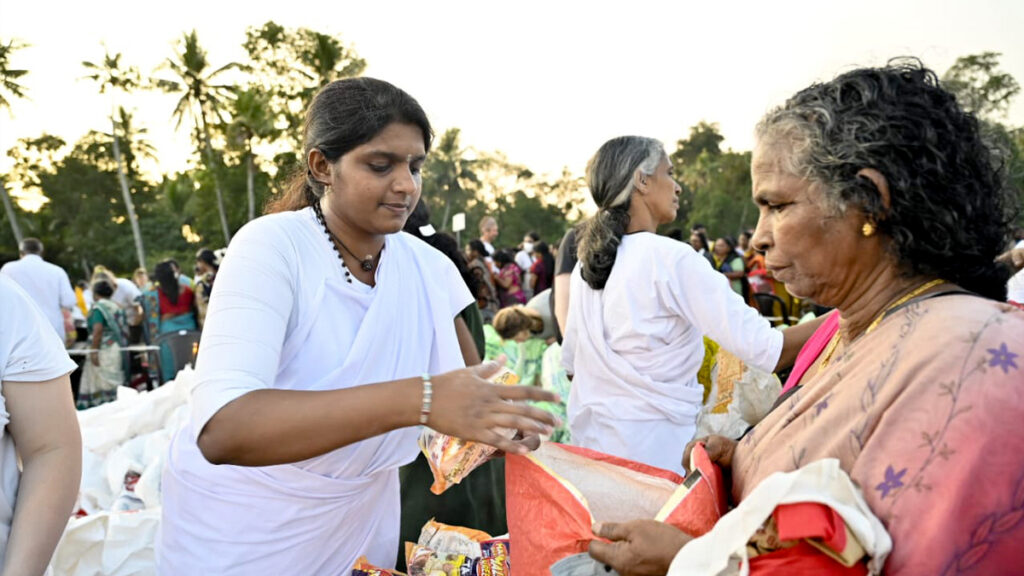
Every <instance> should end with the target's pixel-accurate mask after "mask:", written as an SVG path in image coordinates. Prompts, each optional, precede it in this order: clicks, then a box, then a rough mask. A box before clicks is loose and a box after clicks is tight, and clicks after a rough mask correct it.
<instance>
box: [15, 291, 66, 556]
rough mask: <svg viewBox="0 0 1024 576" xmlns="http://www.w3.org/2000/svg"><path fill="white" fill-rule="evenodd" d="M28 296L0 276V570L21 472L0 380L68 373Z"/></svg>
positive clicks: (26, 379)
mask: <svg viewBox="0 0 1024 576" xmlns="http://www.w3.org/2000/svg"><path fill="white" fill-rule="evenodd" d="M49 325H50V323H49V321H48V319H47V318H45V317H44V316H43V313H42V312H41V311H40V310H39V307H38V306H36V304H35V302H33V301H32V298H30V297H29V295H28V294H26V293H25V292H24V290H22V289H21V287H19V286H18V285H17V284H15V283H14V282H12V281H11V280H10V279H9V278H5V277H3V276H0V566H2V565H3V563H4V555H5V553H6V551H7V539H8V537H9V536H10V532H11V522H12V521H13V519H14V500H15V497H16V495H17V493H18V483H19V479H20V473H19V472H18V459H17V455H16V453H15V449H14V441H13V440H12V439H11V437H10V436H9V435H8V434H7V424H8V423H9V422H10V420H11V415H10V413H9V412H8V411H7V401H6V397H4V396H3V383H4V382H45V381H47V380H53V379H54V378H58V377H60V376H63V375H65V374H68V373H69V372H71V371H73V370H74V369H75V368H76V366H75V363H74V362H72V361H71V359H70V358H68V353H67V352H66V351H65V350H64V343H63V341H61V340H59V339H58V338H57V336H56V334H54V333H53V331H52V330H50V328H49Z"/></svg>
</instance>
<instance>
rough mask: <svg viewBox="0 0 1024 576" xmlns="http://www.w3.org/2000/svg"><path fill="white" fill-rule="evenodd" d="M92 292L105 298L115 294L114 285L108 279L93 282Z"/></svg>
mask: <svg viewBox="0 0 1024 576" xmlns="http://www.w3.org/2000/svg"><path fill="white" fill-rule="evenodd" d="M92 293H93V294H94V295H96V296H102V297H103V298H110V297H111V296H113V295H114V287H113V286H111V285H110V282H108V281H106V280H97V281H95V282H93V283H92Z"/></svg>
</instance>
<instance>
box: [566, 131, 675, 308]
mask: <svg viewBox="0 0 1024 576" xmlns="http://www.w3.org/2000/svg"><path fill="white" fill-rule="evenodd" d="M664 158H666V154H665V147H664V146H662V145H661V142H658V141H657V140H655V139H653V138H644V137H642V136H620V137H618V138H613V139H611V140H609V141H607V142H605V143H604V144H603V145H602V146H601V148H600V149H598V151H597V153H596V154H594V156H593V158H591V159H590V161H589V162H588V163H587V186H588V187H589V188H590V195H591V196H592V197H593V198H594V202H596V203H597V206H598V211H597V214H595V215H594V217H593V218H591V219H589V220H587V221H586V222H584V223H583V224H582V225H580V228H579V234H578V236H577V238H578V245H577V246H578V248H577V254H578V256H579V260H580V264H581V272H582V274H583V280H585V281H586V283H587V285H589V286H590V287H591V288H593V289H594V290H601V289H603V288H604V285H605V283H607V282H608V276H610V275H611V273H612V266H613V265H614V264H615V255H616V253H617V251H618V249H619V243H620V242H622V236H623V235H624V234H625V233H626V228H628V227H629V204H630V200H631V198H632V196H633V190H634V189H635V187H636V186H635V185H634V182H633V179H634V178H635V177H636V173H637V172H638V171H639V172H640V173H642V174H646V175H648V176H649V175H651V174H654V172H655V171H656V170H657V169H658V164H659V163H660V162H661V161H662V159H664Z"/></svg>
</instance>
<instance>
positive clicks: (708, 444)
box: [683, 434, 738, 472]
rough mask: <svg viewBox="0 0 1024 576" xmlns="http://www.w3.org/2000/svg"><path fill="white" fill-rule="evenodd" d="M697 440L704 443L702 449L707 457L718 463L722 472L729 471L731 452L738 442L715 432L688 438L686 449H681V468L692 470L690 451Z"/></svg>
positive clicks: (734, 449)
mask: <svg viewBox="0 0 1024 576" xmlns="http://www.w3.org/2000/svg"><path fill="white" fill-rule="evenodd" d="M698 442H700V443H701V444H703V445H704V451H705V452H707V453H708V458H710V459H711V462H713V463H714V464H718V467H719V468H721V469H722V472H729V470H730V469H731V468H732V454H733V452H735V451H736V444H738V442H737V441H736V440H733V439H732V438H726V437H725V436H718V435H716V434H712V435H711V436H705V437H703V438H695V439H693V440H690V443H689V444H687V445H686V449H685V450H684V451H683V468H686V469H687V470H688V471H691V472H692V470H690V452H692V451H693V447H694V446H696V445H697V443H698Z"/></svg>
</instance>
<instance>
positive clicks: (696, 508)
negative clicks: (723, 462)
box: [505, 444, 726, 576]
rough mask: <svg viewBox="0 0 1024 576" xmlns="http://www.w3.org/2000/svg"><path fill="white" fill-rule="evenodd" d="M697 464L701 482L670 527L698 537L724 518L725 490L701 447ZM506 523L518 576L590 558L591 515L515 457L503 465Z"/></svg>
mask: <svg viewBox="0 0 1024 576" xmlns="http://www.w3.org/2000/svg"><path fill="white" fill-rule="evenodd" d="M557 446H558V447H559V448H561V449H563V450H565V451H568V452H571V453H573V454H576V455H578V456H581V457H583V458H586V459H589V460H594V461H598V462H605V463H609V464H613V465H615V466H618V467H622V468H626V469H629V470H634V471H636V472H639V473H642V474H645V475H647V476H653V477H657V478H663V479H666V480H669V481H671V482H673V483H676V484H682V483H683V478H682V477H680V476H679V475H678V474H676V473H674V472H671V471H668V470H662V469H660V468H655V467H653V466H648V465H646V464H641V463H639V462H633V461H631V460H626V459H623V458H618V457H616V456H611V455H609V454H603V453H601V452H596V451H594V450H588V449H586V448H580V447H577V446H565V445H561V444H558V445H557ZM694 454H695V456H694V462H695V464H696V466H697V467H698V468H700V469H701V474H702V479H701V480H700V481H699V482H698V483H697V484H695V485H693V486H692V487H691V492H690V493H689V494H688V495H687V496H686V498H684V499H683V501H682V502H681V503H680V504H679V506H678V507H677V508H676V509H675V510H674V511H673V512H672V513H671V514H670V515H669V517H668V518H667V519H666V522H667V523H668V524H672V525H673V526H676V527H677V528H679V529H681V530H683V531H685V532H688V533H691V534H694V535H700V534H704V533H706V532H707V531H708V530H710V529H711V527H712V526H714V523H715V522H716V521H717V520H718V518H720V517H721V513H722V512H723V511H724V505H725V496H726V494H725V490H724V485H723V483H722V474H721V470H719V469H718V467H717V466H716V465H714V464H712V463H711V460H710V459H709V458H708V457H707V454H706V453H705V452H704V448H703V446H698V447H696V448H694ZM505 497H506V517H507V520H508V529H509V540H510V541H509V549H510V550H511V551H512V554H513V555H514V556H515V558H514V559H513V560H511V563H513V564H515V567H516V573H517V574H530V575H537V576H541V575H545V574H550V570H549V568H550V566H551V565H552V564H554V563H555V562H557V561H558V560H561V559H562V558H565V557H566V556H571V555H573V554H580V553H582V552H586V551H587V549H588V548H589V547H590V541H591V540H594V539H595V538H596V537H595V536H594V533H593V531H592V530H591V528H592V526H591V515H590V511H589V509H588V508H587V507H586V506H585V505H584V504H583V503H582V502H581V501H579V500H578V499H577V498H576V497H575V496H574V495H573V494H572V492H570V491H569V490H568V489H567V488H566V487H565V486H564V485H562V483H561V482H560V481H559V480H558V479H557V478H555V477H554V476H553V475H551V474H550V473H548V471H547V470H545V469H544V468H543V467H541V466H540V465H539V464H538V463H537V462H536V461H535V460H534V459H532V458H530V457H527V456H519V455H515V454H508V455H506V462H505Z"/></svg>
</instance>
